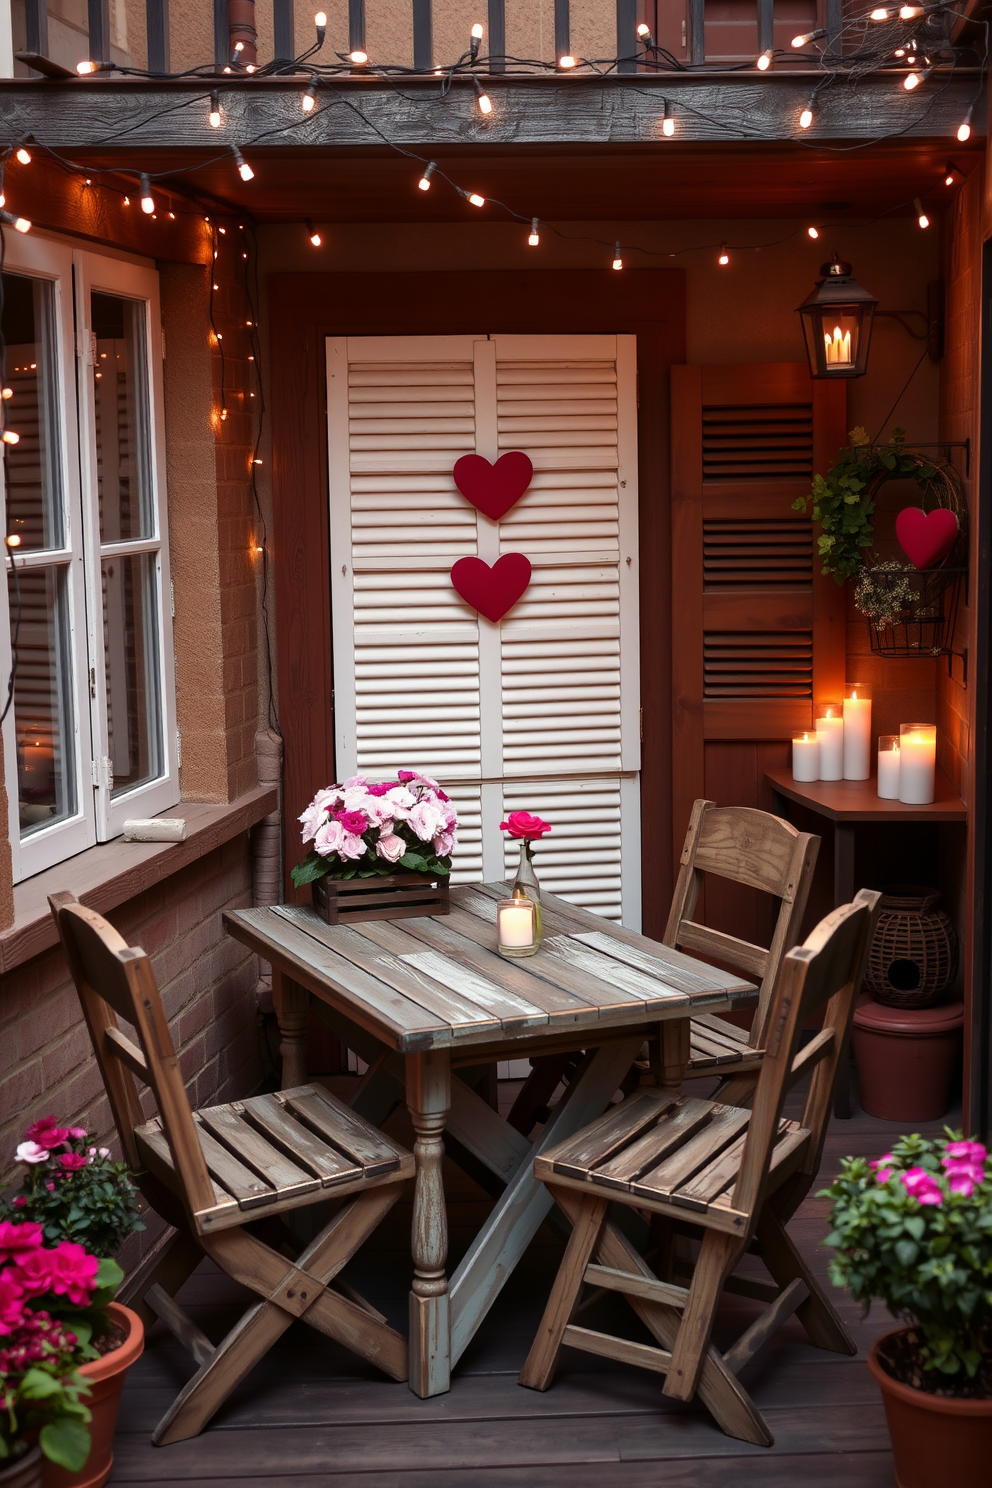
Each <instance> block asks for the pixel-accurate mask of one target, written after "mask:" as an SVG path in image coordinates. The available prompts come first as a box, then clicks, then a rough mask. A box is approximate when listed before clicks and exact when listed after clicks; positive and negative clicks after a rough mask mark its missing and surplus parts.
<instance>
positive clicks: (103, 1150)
mask: <svg viewBox="0 0 992 1488" xmlns="http://www.w3.org/2000/svg"><path fill="white" fill-rule="evenodd" d="M100 1156H101V1157H109V1156H110V1148H109V1147H101V1148H100Z"/></svg>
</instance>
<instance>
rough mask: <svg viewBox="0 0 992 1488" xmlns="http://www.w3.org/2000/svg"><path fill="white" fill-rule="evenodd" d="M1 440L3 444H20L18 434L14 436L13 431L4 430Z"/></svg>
mask: <svg viewBox="0 0 992 1488" xmlns="http://www.w3.org/2000/svg"><path fill="white" fill-rule="evenodd" d="M2 438H3V442H4V444H20V442H21V436H20V434H15V433H14V431H13V429H4V431H3V436H2Z"/></svg>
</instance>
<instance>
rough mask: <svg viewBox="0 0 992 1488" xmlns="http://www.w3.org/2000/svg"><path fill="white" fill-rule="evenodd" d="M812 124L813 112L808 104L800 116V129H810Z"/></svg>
mask: <svg viewBox="0 0 992 1488" xmlns="http://www.w3.org/2000/svg"><path fill="white" fill-rule="evenodd" d="M812 122H813V110H812V109H811V108H810V106H809V104H807V105H806V107H805V108H804V109H803V111H802V113H801V114H800V115H799V128H800V129H808V128H809V126H810V125H811V124H812Z"/></svg>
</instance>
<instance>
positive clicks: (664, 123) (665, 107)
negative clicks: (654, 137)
mask: <svg viewBox="0 0 992 1488" xmlns="http://www.w3.org/2000/svg"><path fill="white" fill-rule="evenodd" d="M661 132H662V134H664V135H666V136H667V138H668V139H671V137H672V135H673V134H674V133H675V115H674V114H673V113H672V111H671V106H670V105H669V102H668V99H667V98H663V99H662V100H661Z"/></svg>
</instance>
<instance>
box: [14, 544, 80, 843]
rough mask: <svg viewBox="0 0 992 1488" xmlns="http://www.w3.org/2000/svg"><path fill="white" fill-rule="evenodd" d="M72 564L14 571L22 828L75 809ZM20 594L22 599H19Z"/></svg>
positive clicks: (16, 722) (16, 719)
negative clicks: (69, 581) (69, 603)
mask: <svg viewBox="0 0 992 1488" xmlns="http://www.w3.org/2000/svg"><path fill="white" fill-rule="evenodd" d="M67 572H68V570H67V568H66V567H64V566H59V567H57V568H55V567H53V568H34V569H28V570H24V569H20V570H19V571H18V572H17V574H16V583H15V582H14V578H15V576H14V575H12V574H9V570H8V575H9V578H10V583H9V585H8V595H9V602H10V634H11V640H12V642H13V647H14V654H15V656H16V658H17V667H16V671H15V674H14V732H15V737H16V739H17V799H18V804H19V808H20V823H21V832H22V834H26V833H28V832H32V831H37V830H38V829H39V828H40V827H43V826H48V825H49V824H50V823H51V822H53V821H61V820H62V819H63V818H65V817H68V816H72V815H74V814H75V810H76V801H75V783H74V782H75V770H74V768H73V736H72V728H71V724H70V719H71V711H70V663H69V624H68V606H67V602H66V576H67ZM18 593H19V598H18Z"/></svg>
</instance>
